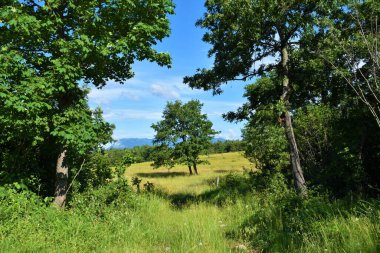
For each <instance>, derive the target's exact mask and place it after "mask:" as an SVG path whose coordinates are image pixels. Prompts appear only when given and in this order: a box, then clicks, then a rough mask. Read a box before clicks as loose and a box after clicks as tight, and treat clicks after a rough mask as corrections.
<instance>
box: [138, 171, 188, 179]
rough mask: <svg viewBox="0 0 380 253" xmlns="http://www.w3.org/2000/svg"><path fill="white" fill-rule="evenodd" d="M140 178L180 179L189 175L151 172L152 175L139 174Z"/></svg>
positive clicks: (184, 173)
mask: <svg viewBox="0 0 380 253" xmlns="http://www.w3.org/2000/svg"><path fill="white" fill-rule="evenodd" d="M136 175H137V176H139V177H147V178H164V177H180V176H186V175H188V173H186V172H170V171H169V172H150V173H137V174H136Z"/></svg>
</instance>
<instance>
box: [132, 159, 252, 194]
mask: <svg viewBox="0 0 380 253" xmlns="http://www.w3.org/2000/svg"><path fill="white" fill-rule="evenodd" d="M202 158H203V159H207V160H208V161H209V162H210V164H200V165H198V173H199V175H193V176H189V170H188V168H187V166H183V165H176V166H175V167H174V168H171V169H168V168H164V167H163V168H159V169H153V167H152V166H150V164H151V162H144V163H138V164H133V165H132V166H131V167H129V168H127V170H126V174H125V175H126V176H127V178H128V179H131V178H132V177H135V176H137V177H139V178H141V179H142V180H143V181H142V182H141V185H143V184H144V183H146V182H147V181H149V182H152V183H154V185H155V187H156V188H157V187H158V188H159V189H162V190H163V191H165V192H166V193H169V194H173V193H195V194H200V193H202V192H204V191H206V190H208V189H210V187H211V186H210V183H211V182H210V180H212V179H214V181H216V178H217V177H221V176H223V175H225V174H228V173H230V172H243V171H244V168H245V169H252V168H253V165H252V164H251V163H250V162H249V161H248V160H247V159H246V158H245V157H244V156H243V153H242V152H232V153H224V154H213V155H209V156H203V157H202Z"/></svg>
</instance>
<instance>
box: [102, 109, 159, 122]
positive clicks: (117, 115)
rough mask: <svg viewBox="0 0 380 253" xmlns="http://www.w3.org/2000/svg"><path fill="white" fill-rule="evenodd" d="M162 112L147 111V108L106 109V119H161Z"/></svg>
mask: <svg viewBox="0 0 380 253" xmlns="http://www.w3.org/2000/svg"><path fill="white" fill-rule="evenodd" d="M161 115H162V113H161V112H154V111H146V110H144V111H143V110H130V109H116V110H115V109H113V110H112V111H108V110H107V111H106V112H105V113H104V115H103V116H104V118H105V119H106V120H122V119H135V120H136V119H140V120H160V119H161Z"/></svg>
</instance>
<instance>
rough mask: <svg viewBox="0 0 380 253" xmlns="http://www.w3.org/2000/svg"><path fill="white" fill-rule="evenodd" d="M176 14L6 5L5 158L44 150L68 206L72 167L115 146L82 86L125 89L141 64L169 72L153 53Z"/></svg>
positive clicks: (101, 1)
mask: <svg viewBox="0 0 380 253" xmlns="http://www.w3.org/2000/svg"><path fill="white" fill-rule="evenodd" d="M173 8H174V6H173V3H172V1H171V0H150V1H130V0H76V1H70V0H42V1H41V0H38V1H37V0H23V1H21V0H5V1H2V4H1V5H0V35H1V40H0V63H1V68H0V98H1V101H0V112H1V115H2V116H4V117H2V118H1V119H0V126H4V129H5V128H6V129H5V131H4V132H5V133H2V134H1V135H0V136H1V140H0V150H1V151H0V152H6V150H5V149H3V147H4V148H6V147H11V148H10V151H9V153H10V154H11V155H13V154H17V153H23V154H24V156H25V150H28V151H30V152H31V153H33V152H39V151H40V150H42V151H41V154H40V156H41V159H40V160H41V161H45V162H44V166H47V167H48V166H49V167H50V168H51V169H52V168H53V166H54V165H53V163H54V160H55V161H56V162H55V163H56V165H55V167H56V173H55V174H56V180H55V190H54V196H55V203H56V204H57V205H58V206H64V204H65V202H66V194H67V186H68V179H69V164H72V161H73V160H75V158H76V156H78V155H83V154H85V153H87V152H89V151H90V150H92V149H94V148H96V147H97V146H99V144H101V143H107V142H108V141H110V140H111V133H112V126H110V125H109V124H107V123H105V122H104V121H103V120H102V118H101V112H100V111H95V112H92V111H91V110H90V109H89V108H88V106H87V100H86V95H87V91H86V90H84V89H83V88H82V86H81V85H80V81H83V82H84V83H91V84H93V85H94V86H96V87H98V88H101V87H103V86H104V85H106V82H107V81H108V80H114V81H117V82H123V81H125V80H127V79H130V78H132V77H133V75H134V73H133V71H132V65H133V63H134V61H136V60H137V61H140V60H148V61H151V62H156V63H158V64H159V65H160V66H170V56H169V55H168V54H167V53H160V52H157V51H156V50H155V49H154V46H155V45H156V44H157V41H161V40H162V39H163V38H165V37H167V36H168V35H169V32H170V29H169V20H168V17H167V16H168V15H169V14H173ZM2 129H3V128H2ZM24 133H27V134H26V136H22V138H19V136H20V134H22V135H24ZM18 139H20V140H18ZM4 150H5V151H4ZM44 150H45V151H46V152H43V151H44ZM1 157H3V156H2V155H0V159H1ZM4 157H8V156H7V155H4ZM20 157H22V156H20ZM30 157H32V158H33V159H35V158H34V157H36V155H33V154H31V155H30ZM23 159H24V160H25V158H23ZM14 160H15V161H17V160H19V159H14ZM35 160H38V159H35ZM10 163H11V162H10ZM0 164H2V162H1V160H0ZM26 164H27V163H26ZM12 167H16V166H12ZM19 167H20V170H22V169H23V168H25V169H29V167H30V166H29V165H28V166H22V165H21V166H19ZM39 169H40V166H38V165H36V166H35V167H33V168H31V169H30V172H29V171H28V173H29V174H35V173H36V171H37V170H39ZM11 173H14V172H13V171H12V172H11ZM20 173H25V171H21V172H20ZM39 174H41V175H43V176H44V175H51V174H53V173H51V172H50V171H48V172H47V171H45V172H42V173H39ZM46 181H54V180H51V179H50V178H48V179H46Z"/></svg>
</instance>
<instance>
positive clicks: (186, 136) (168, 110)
mask: <svg viewBox="0 0 380 253" xmlns="http://www.w3.org/2000/svg"><path fill="white" fill-rule="evenodd" d="M202 106H203V104H202V103H200V102H199V101H198V100H191V101H189V102H188V103H186V104H182V102H181V101H175V102H174V103H171V102H169V103H168V104H167V105H166V107H165V109H164V112H163V120H161V121H159V122H158V123H157V124H153V125H152V128H153V129H154V130H155V131H156V135H155V137H154V141H153V143H154V144H155V146H156V148H155V155H154V157H153V161H154V163H153V164H152V165H153V166H154V167H161V166H168V167H173V166H174V165H175V164H185V165H187V166H188V168H189V173H190V175H191V174H193V170H192V168H193V169H194V172H195V174H198V169H197V165H198V164H201V163H205V162H207V161H205V160H201V159H200V157H199V155H200V154H201V152H202V151H204V150H207V149H208V148H209V146H210V145H211V139H212V138H213V137H214V136H215V134H217V133H218V132H216V131H215V130H213V129H212V122H211V121H210V120H208V119H207V115H206V114H202V112H201V109H202Z"/></svg>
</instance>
